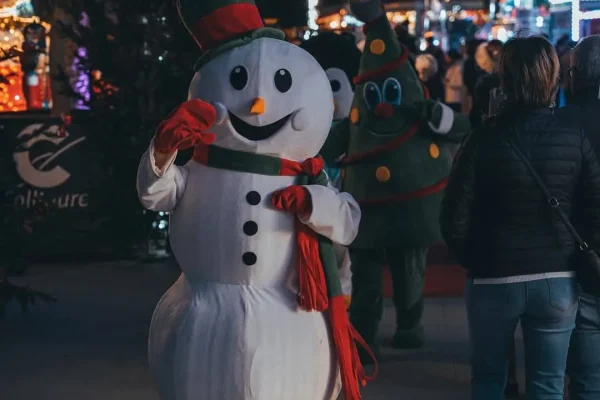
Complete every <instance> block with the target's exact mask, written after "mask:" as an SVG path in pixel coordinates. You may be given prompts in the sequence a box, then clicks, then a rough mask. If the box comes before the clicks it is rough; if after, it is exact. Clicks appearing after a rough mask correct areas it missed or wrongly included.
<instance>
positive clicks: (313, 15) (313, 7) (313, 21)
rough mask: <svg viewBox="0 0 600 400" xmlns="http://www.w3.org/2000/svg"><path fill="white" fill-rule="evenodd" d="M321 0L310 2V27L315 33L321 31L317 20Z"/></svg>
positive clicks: (310, 0)
mask: <svg viewBox="0 0 600 400" xmlns="http://www.w3.org/2000/svg"><path fill="white" fill-rule="evenodd" d="M318 6H319V0H308V27H309V28H310V29H312V30H314V31H316V30H318V29H319V25H318V24H317V19H318V18H319V11H317V7H318Z"/></svg>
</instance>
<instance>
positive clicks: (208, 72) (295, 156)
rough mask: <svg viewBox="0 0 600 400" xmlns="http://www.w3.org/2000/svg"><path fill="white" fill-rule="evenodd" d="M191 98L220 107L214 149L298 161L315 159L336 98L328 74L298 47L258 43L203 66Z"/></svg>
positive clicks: (275, 42)
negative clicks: (225, 149)
mask: <svg viewBox="0 0 600 400" xmlns="http://www.w3.org/2000/svg"><path fill="white" fill-rule="evenodd" d="M189 98H190V99H193V98H198V99H201V100H204V101H207V102H210V103H213V104H215V105H216V106H217V111H218V115H219V114H221V118H219V119H220V121H219V123H218V124H217V125H216V126H215V127H214V128H213V129H211V131H212V132H214V133H215V135H216V136H217V139H216V141H215V143H214V144H215V145H217V146H219V147H224V148H228V149H233V150H239V151H245V152H251V153H258V154H266V155H271V156H276V157H281V158H286V159H290V160H295V161H303V160H304V159H306V158H309V157H314V156H315V155H316V154H317V153H318V152H319V150H320V149H321V147H322V146H323V144H324V142H325V139H326V138H327V135H328V133H329V128H330V127H331V122H332V119H333V109H334V103H333V95H332V92H331V89H330V85H329V80H328V78H327V75H326V74H325V72H324V71H323V69H322V68H321V67H320V65H319V64H318V63H317V61H316V60H315V59H314V58H313V57H312V56H311V55H310V54H308V53H307V52H306V51H304V50H303V49H301V48H300V47H298V46H296V45H293V44H291V43H287V42H285V41H282V40H277V39H272V38H261V39H256V40H254V41H252V42H251V43H249V44H248V45H245V46H241V47H236V48H234V49H232V50H230V51H228V52H226V53H223V54H221V55H219V56H218V57H216V58H215V59H213V60H211V61H209V62H208V63H206V64H204V65H203V66H202V68H201V69H200V70H199V71H198V72H197V73H196V75H195V76H194V78H193V80H192V83H191V85H190V90H189Z"/></svg>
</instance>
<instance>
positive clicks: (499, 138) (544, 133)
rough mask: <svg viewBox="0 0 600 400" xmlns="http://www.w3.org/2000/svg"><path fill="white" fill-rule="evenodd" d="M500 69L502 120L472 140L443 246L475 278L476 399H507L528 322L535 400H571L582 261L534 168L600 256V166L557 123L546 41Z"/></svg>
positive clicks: (458, 170) (555, 67)
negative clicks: (519, 335)
mask: <svg viewBox="0 0 600 400" xmlns="http://www.w3.org/2000/svg"><path fill="white" fill-rule="evenodd" d="M500 65H501V68H500V70H499V71H500V72H499V73H500V77H501V88H502V92H503V96H502V98H503V99H504V100H503V102H502V105H501V108H500V111H499V113H498V114H497V115H496V116H495V117H494V118H492V119H491V120H490V121H488V122H486V124H485V125H484V126H483V127H481V128H479V129H476V130H475V131H474V132H473V133H472V134H471V135H469V138H468V139H467V140H466V142H465V145H464V146H463V148H462V149H461V151H460V153H459V155H458V156H457V158H456V161H455V163H454V167H453V171H452V173H451V175H450V178H449V180H448V186H447V187H446V191H445V193H444V200H443V202H442V211H441V215H440V226H441V230H442V234H443V237H444V239H445V242H446V243H447V245H448V247H449V248H450V249H452V250H453V251H454V254H456V256H457V259H458V260H459V263H460V264H461V265H462V266H464V267H465V268H466V269H467V270H468V280H467V286H466V292H465V299H466V307H467V320H468V324H469V340H470V344H471V374H472V378H471V399H472V400H501V399H503V398H504V391H505V388H506V383H507V376H506V375H507V364H508V363H507V354H509V351H510V345H511V341H512V338H513V337H514V333H515V329H516V327H517V324H518V323H519V322H520V323H521V327H522V330H523V339H524V347H525V375H526V390H527V399H528V400H563V389H564V376H565V369H566V364H567V353H568V350H569V341H570V338H571V332H572V331H573V329H574V328H575V319H576V316H577V304H578V284H577V279H576V277H575V271H574V268H573V265H572V263H571V259H572V256H573V254H575V251H579V250H578V247H577V245H576V242H575V240H574V237H573V235H572V234H571V233H570V231H569V230H568V228H567V227H566V225H565V224H562V223H560V219H559V217H558V216H557V215H556V214H555V213H556V211H555V210H554V209H553V208H552V206H551V205H550V204H548V199H547V198H546V196H545V195H544V192H543V191H542V189H541V188H540V186H539V185H538V183H537V182H536V180H535V178H534V175H533V173H532V172H531V170H530V169H529V168H528V166H527V165H528V164H527V161H528V162H530V163H531V166H532V168H533V169H534V170H535V171H536V172H537V174H539V176H540V179H541V180H542V181H543V182H544V183H545V185H547V187H548V190H549V191H550V192H551V193H553V194H554V196H556V197H557V198H558V199H559V200H560V203H559V204H560V207H561V210H564V212H565V214H566V215H575V214H577V215H585V217H586V218H585V220H581V221H580V220H575V219H574V221H573V223H574V224H576V226H577V229H578V230H580V231H581V232H580V233H581V234H582V236H584V237H585V238H586V239H588V240H589V242H588V243H590V246H591V247H592V248H597V245H598V244H600V164H599V163H598V160H597V158H596V155H595V154H594V151H593V148H592V146H591V144H590V141H589V140H588V139H587V137H586V135H585V133H583V132H582V131H581V129H579V127H577V126H575V125H573V124H571V123H569V122H568V121H566V120H564V119H562V118H559V117H558V116H557V115H556V114H555V113H554V109H553V104H554V98H555V95H556V88H557V86H558V77H559V69H560V66H559V61H558V57H557V55H556V51H555V50H554V47H553V46H552V45H551V44H550V43H549V42H548V41H547V40H545V39H544V38H542V37H527V38H517V39H512V40H510V41H508V42H507V43H506V45H505V46H504V52H503V55H502V58H501V64H500ZM517 149H522V150H521V153H522V154H520V153H519V152H518V151H517ZM597 354H598V353H597V352H596V353H595V354H594V356H595V357H596V358H598V357H597ZM596 399H597V398H596Z"/></svg>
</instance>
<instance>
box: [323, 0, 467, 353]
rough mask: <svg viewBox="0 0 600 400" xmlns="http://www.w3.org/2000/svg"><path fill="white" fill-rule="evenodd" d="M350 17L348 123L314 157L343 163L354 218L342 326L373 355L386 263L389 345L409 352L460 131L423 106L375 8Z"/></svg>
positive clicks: (369, 5) (459, 123) (357, 9)
mask: <svg viewBox="0 0 600 400" xmlns="http://www.w3.org/2000/svg"><path fill="white" fill-rule="evenodd" d="M351 7H352V11H353V13H354V14H355V15H356V17H357V18H359V19H360V20H362V21H363V22H365V23H366V25H365V31H366V34H367V40H366V44H365V50H364V53H363V56H362V59H361V66H360V72H359V75H358V76H357V77H356V78H355V80H354V82H355V84H356V88H355V92H354V100H353V105H352V110H351V113H350V117H349V123H342V124H338V125H336V126H335V127H334V128H333V129H332V131H331V133H330V135H329V138H328V140H327V142H326V143H325V145H324V147H323V149H322V151H321V153H322V155H323V157H324V158H325V161H327V162H333V161H334V160H336V159H339V157H340V155H343V154H345V157H344V158H343V159H342V161H341V165H342V166H343V168H344V176H343V183H342V185H343V190H344V191H346V192H349V193H351V194H352V195H353V196H354V198H355V199H356V200H357V201H359V203H360V204H361V209H362V219H361V225H360V230H359V234H358V237H357V238H356V240H355V241H354V243H352V245H351V246H350V252H351V253H350V254H351V258H352V273H353V277H352V278H353V279H352V285H353V292H352V304H351V307H350V318H351V320H352V323H353V324H354V326H355V327H356V328H357V329H358V331H359V332H360V333H361V335H362V336H363V337H364V338H365V340H366V341H367V342H368V343H369V344H370V346H371V348H372V349H375V350H376V349H377V345H376V338H377V331H378V325H379V322H380V320H381V317H382V314H383V297H382V291H381V286H382V274H383V269H384V266H385V264H386V262H387V263H388V264H389V266H390V269H391V273H392V279H393V287H394V304H395V306H396V318H397V321H396V322H397V331H396V335H395V337H394V340H393V343H392V345H393V346H394V347H398V348H417V347H421V346H422V345H423V328H422V326H421V324H420V321H421V317H422V314H423V283H424V270H425V263H426V258H427V251H428V248H429V246H430V245H431V244H432V243H434V242H437V241H440V240H441V235H440V232H439V225H438V215H439V207H440V202H441V199H442V191H443V189H444V188H445V186H446V179H447V176H448V174H449V173H450V168H451V164H452V157H451V154H450V151H449V149H448V147H449V146H448V144H450V143H458V142H460V141H461V140H462V138H463V137H464V136H465V135H466V134H467V133H468V131H469V122H468V119H467V118H465V117H464V116H461V115H459V114H455V113H454V112H453V111H452V110H451V109H450V108H449V107H446V106H445V105H442V104H440V103H437V102H435V101H433V100H429V99H427V97H428V94H427V92H426V90H425V89H424V88H423V86H422V85H421V83H420V81H419V79H418V77H417V75H416V73H415V71H414V70H413V68H412V66H411V65H410V62H409V61H408V51H407V50H406V48H404V47H403V46H402V45H401V44H400V43H399V42H398V41H397V39H396V37H395V35H394V32H393V30H392V28H391V26H390V24H389V22H388V20H387V18H386V16H385V14H384V12H383V10H382V8H381V5H380V3H379V0H362V1H358V0H352V1H351Z"/></svg>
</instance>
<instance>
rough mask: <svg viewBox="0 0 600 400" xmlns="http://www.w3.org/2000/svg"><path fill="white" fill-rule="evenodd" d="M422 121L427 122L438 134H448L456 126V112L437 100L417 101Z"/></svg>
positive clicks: (432, 130)
mask: <svg viewBox="0 0 600 400" xmlns="http://www.w3.org/2000/svg"><path fill="white" fill-rule="evenodd" d="M416 107H417V110H418V113H419V115H420V116H421V122H424V123H427V125H428V126H429V129H430V130H431V132H433V133H434V134H436V135H447V134H448V133H449V132H450V131H451V130H452V128H453V126H454V121H455V118H454V116H455V113H454V111H452V109H451V108H450V107H448V106H447V105H445V104H442V103H440V102H437V101H435V100H431V99H427V100H424V101H421V102H418V103H416Z"/></svg>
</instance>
